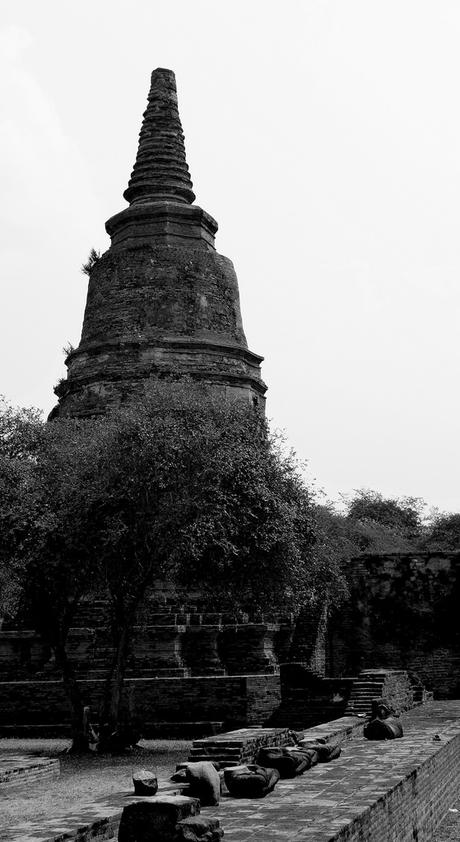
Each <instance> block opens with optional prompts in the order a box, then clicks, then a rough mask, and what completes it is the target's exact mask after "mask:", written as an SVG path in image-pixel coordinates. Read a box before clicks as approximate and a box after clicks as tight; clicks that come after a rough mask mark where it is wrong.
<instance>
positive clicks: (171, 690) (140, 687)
mask: <svg viewBox="0 0 460 842" xmlns="http://www.w3.org/2000/svg"><path fill="white" fill-rule="evenodd" d="M80 687H81V689H82V693H83V698H84V701H85V703H86V704H89V705H90V706H91V708H92V710H93V711H95V712H96V715H97V710H98V708H99V705H100V701H101V695H102V690H103V687H104V681H103V680H102V679H97V680H93V681H81V682H80ZM280 699H281V689H280V679H279V676H277V675H253V676H251V675H246V676H209V677H203V678H182V679H181V678H175V679H173V678H153V679H148V678H145V679H142V678H139V679H127V680H126V682H125V688H124V704H125V705H126V706H127V707H128V709H129V710H130V712H131V714H132V715H134V716H135V717H139V718H140V721H141V722H142V723H143V732H144V735H145V736H149V735H151V734H158V732H159V725H160V724H161V723H164V725H165V730H166V731H167V730H168V728H169V726H171V725H172V726H173V728H174V724H176V725H179V724H180V725H181V726H184V725H185V726H186V725H187V724H188V725H189V726H191V725H193V723H206V722H208V723H209V722H217V723H218V726H219V728H220V729H222V727H224V728H225V726H227V728H228V727H232V726H245V725H248V726H251V725H259V724H262V725H263V724H264V723H265V722H267V721H268V720H269V719H270V716H271V715H272V713H273V711H274V710H275V709H276V708H277V707H278V705H279V703H280ZM0 722H1V726H0V733H1V734H4V735H5V734H8V733H9V732H10V729H11V730H12V731H13V733H17V732H20V731H21V730H22V731H24V729H25V728H26V726H27V727H28V731H29V733H33V732H34V726H42V727H43V726H48V728H49V730H50V731H51V732H54V733H62V732H63V731H64V732H65V729H66V727H68V725H69V722H70V711H69V708H68V704H67V700H66V697H65V695H64V690H63V687H62V684H61V682H60V681H24V682H2V683H0ZM8 726H9V727H8ZM178 730H180V729H178ZM190 730H191V731H193V729H190ZM35 732H36V733H39V732H40V729H37V728H36V731H35Z"/></svg>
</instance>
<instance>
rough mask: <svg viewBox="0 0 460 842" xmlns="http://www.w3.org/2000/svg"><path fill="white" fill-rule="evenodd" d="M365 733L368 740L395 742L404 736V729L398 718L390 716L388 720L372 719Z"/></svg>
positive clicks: (365, 728)
mask: <svg viewBox="0 0 460 842" xmlns="http://www.w3.org/2000/svg"><path fill="white" fill-rule="evenodd" d="M363 733H364V736H365V737H366V739H367V740H394V739H396V738H397V737H402V736H403V728H402V725H401V723H400V721H399V720H398V719H396V717H394V716H389V717H387V719H371V721H370V722H368V723H367V724H366V725H365V726H364V731H363Z"/></svg>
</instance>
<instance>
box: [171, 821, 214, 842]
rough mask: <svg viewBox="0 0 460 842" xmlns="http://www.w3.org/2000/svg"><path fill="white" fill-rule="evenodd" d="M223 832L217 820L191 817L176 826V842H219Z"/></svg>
mask: <svg viewBox="0 0 460 842" xmlns="http://www.w3.org/2000/svg"><path fill="white" fill-rule="evenodd" d="M223 835H224V831H223V830H222V828H221V827H220V823H219V819H215V818H205V817H204V816H192V818H190V819H184V821H182V822H179V824H178V825H177V842H182V841H183V842H220V839H222V836H223Z"/></svg>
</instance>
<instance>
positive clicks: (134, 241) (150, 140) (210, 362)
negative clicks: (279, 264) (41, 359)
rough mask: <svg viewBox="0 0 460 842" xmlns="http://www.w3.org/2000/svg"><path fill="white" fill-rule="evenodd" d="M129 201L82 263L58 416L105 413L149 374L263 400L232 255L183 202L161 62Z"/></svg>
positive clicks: (198, 212)
mask: <svg viewBox="0 0 460 842" xmlns="http://www.w3.org/2000/svg"><path fill="white" fill-rule="evenodd" d="M124 197H125V199H126V200H127V201H128V202H129V207H127V208H125V209H124V210H122V211H121V212H120V213H117V214H116V215H115V216H112V217H111V218H110V219H109V220H108V222H107V223H106V229H107V232H108V234H110V236H111V240H112V244H111V246H110V248H109V250H108V251H107V252H106V253H105V254H103V255H102V256H101V257H100V258H99V259H98V260H96V261H95V262H94V265H93V266H92V268H91V272H90V280H89V288H88V297H87V303H86V310H85V316H84V322H83V331H82V336H81V341H80V344H79V346H78V348H76V349H75V350H73V351H72V352H71V353H70V354H69V355H68V357H67V359H66V365H67V368H68V375H67V379H66V380H63V381H61V382H60V383H59V384H58V386H57V387H56V390H55V391H56V394H57V396H58V398H59V403H58V406H57V407H56V408H55V409H54V410H53V413H52V417H53V416H55V415H57V414H59V415H67V416H69V415H70V416H80V417H81V416H88V415H95V414H100V413H104V412H105V410H106V409H107V408H108V407H111V406H117V405H120V404H121V403H123V402H126V401H129V400H130V399H132V398H133V396H139V395H142V392H143V391H144V389H145V387H146V386H147V385H148V383H149V382H150V381H151V380H152V379H157V378H164V377H168V376H171V375H181V374H182V375H189V376H190V377H192V378H198V379H199V380H201V381H204V382H205V383H209V384H210V385H211V386H212V387H213V388H214V389H216V390H219V391H220V392H221V393H223V394H224V395H229V394H230V395H236V396H241V397H242V398H243V399H245V400H247V401H249V402H251V403H253V404H255V405H259V406H260V407H261V408H263V406H264V400H265V399H264V394H265V391H266V386H265V384H264V383H263V381H262V379H261V373H260V364H261V362H262V357H260V356H258V355H257V354H254V353H253V352H252V351H250V350H249V349H248V346H247V342H246V337H245V335H244V330H243V324H242V320H241V313H240V304H239V293H238V281H237V277H236V274H235V271H234V268H233V264H232V262H231V261H230V260H229V259H228V258H227V257H223V256H222V255H220V254H218V253H217V252H216V250H215V247H214V236H215V234H216V231H217V222H216V221H215V220H214V219H213V218H212V216H210V215H209V214H208V213H206V211H204V210H202V209H201V208H199V207H198V206H197V205H194V204H193V202H194V199H195V194H194V193H193V190H192V182H191V180H190V175H189V171H188V166H187V163H186V159H185V147H184V136H183V133H182V126H181V122H180V118H179V112H178V107H177V94H176V82H175V76H174V73H173V72H172V71H171V70H164V69H162V68H158V69H157V70H154V71H153V73H152V79H151V87H150V93H149V96H148V105H147V109H146V111H145V113H144V120H143V123H142V128H141V132H140V138H139V148H138V152H137V158H136V162H135V164H134V169H133V172H132V175H131V178H130V181H129V185H128V188H127V189H126V190H125V193H124Z"/></svg>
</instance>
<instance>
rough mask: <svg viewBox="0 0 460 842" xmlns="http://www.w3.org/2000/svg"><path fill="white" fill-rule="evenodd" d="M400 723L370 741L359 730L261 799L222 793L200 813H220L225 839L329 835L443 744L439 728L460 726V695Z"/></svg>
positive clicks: (449, 733)
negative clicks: (393, 734) (397, 732)
mask: <svg viewBox="0 0 460 842" xmlns="http://www.w3.org/2000/svg"><path fill="white" fill-rule="evenodd" d="M402 722H403V724H404V738H403V739H399V740H390V741H384V742H368V741H367V740H365V739H364V738H363V737H361V736H360V737H356V738H354V739H353V740H352V741H350V742H347V743H344V745H343V751H342V754H341V756H340V757H339V758H338V759H337V760H334V761H332V762H331V763H327V764H320V765H318V766H315V767H314V768H313V769H311V770H309V771H308V772H305V774H304V775H302V776H300V777H299V778H295V779H294V780H288V781H280V782H279V783H278V784H277V786H276V788H275V790H274V792H273V793H272V794H271V795H270V796H268V797H267V798H265V799H264V800H263V801H260V802H257V801H252V800H249V799H239V800H238V801H235V800H234V799H227V798H223V799H222V801H221V804H220V805H219V808H211V807H208V808H205V809H204V810H202V812H203V813H204V814H205V815H216V816H218V817H219V819H220V823H221V826H222V827H223V829H224V834H225V836H224V838H225V839H226V840H227V842H282V840H284V839H289V840H291V839H294V838H295V839H296V840H297V842H298V841H299V840H302V842H303V840H305V842H307V840H314V842H329V840H331V839H332V838H333V837H334V835H335V834H336V833H337V832H338V831H339V830H340V829H341V828H343V827H344V826H346V825H349V824H350V823H351V822H352V821H353V820H354V819H356V818H357V817H358V816H359V815H360V814H362V813H363V812H364V811H365V810H367V809H368V808H369V807H371V805H372V804H374V803H375V801H376V800H377V799H378V798H380V797H381V796H382V795H384V794H385V793H386V792H387V791H388V790H389V789H391V788H392V787H394V786H395V785H397V784H398V783H399V782H400V781H401V779H402V778H404V777H406V775H408V774H409V773H410V772H411V771H412V770H413V769H414V767H415V766H417V765H418V764H419V763H420V762H423V761H424V760H426V759H427V758H428V757H430V755H432V754H434V753H435V752H436V751H438V750H439V746H440V742H439V741H437V740H436V741H434V740H433V737H434V736H435V735H439V736H440V737H441V741H444V742H445V741H447V740H448V739H450V738H451V737H453V736H454V735H455V734H458V733H460V701H455V702H450V701H449V702H435V703H431V704H429V705H426V706H424V707H423V708H422V707H421V708H416V709H415V710H413V711H411V712H410V713H408V714H406V715H405V716H403V717H402ZM459 762H460V761H459ZM454 815H455V814H454ZM457 829H458V826H457ZM363 838H366V837H363ZM451 839H452V840H454V839H455V840H456V842H459V839H460V836H458V835H457V836H452V837H449V836H447V837H446V838H445V839H443V838H442V837H439V840H438V842H450V840H451Z"/></svg>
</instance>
